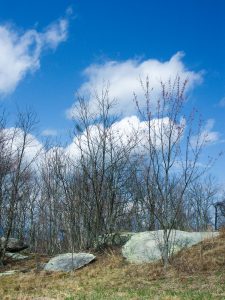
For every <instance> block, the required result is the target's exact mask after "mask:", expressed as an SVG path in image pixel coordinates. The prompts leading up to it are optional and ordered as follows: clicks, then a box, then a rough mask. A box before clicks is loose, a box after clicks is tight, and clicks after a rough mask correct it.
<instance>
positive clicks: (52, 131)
mask: <svg viewBox="0 0 225 300" xmlns="http://www.w3.org/2000/svg"><path fill="white" fill-rule="evenodd" d="M41 134H42V135H43V136H56V135H57V134H58V132H57V130H55V129H45V130H43V131H42V133H41Z"/></svg>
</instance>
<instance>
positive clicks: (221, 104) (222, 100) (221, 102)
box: [219, 97, 225, 107]
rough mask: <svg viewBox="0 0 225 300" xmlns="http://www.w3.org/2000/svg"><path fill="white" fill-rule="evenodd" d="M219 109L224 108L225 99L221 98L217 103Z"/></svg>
mask: <svg viewBox="0 0 225 300" xmlns="http://www.w3.org/2000/svg"><path fill="white" fill-rule="evenodd" d="M219 106H220V107H225V97H223V98H222V99H221V100H220V102H219Z"/></svg>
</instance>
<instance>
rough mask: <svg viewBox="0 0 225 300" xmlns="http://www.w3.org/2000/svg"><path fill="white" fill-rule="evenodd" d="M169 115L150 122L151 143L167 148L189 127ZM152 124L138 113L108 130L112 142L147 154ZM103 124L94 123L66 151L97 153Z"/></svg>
mask: <svg viewBox="0 0 225 300" xmlns="http://www.w3.org/2000/svg"><path fill="white" fill-rule="evenodd" d="M171 122H172V121H171V120H170V119H169V118H167V117H166V118H160V119H157V118H155V119H152V120H151V122H150V136H151V143H152V144H153V145H154V146H155V148H156V149H158V150H160V149H161V147H162V144H163V147H164V148H165V147H167V146H168V143H169V139H171V140H172V141H175V140H177V139H178V138H180V139H181V138H182V132H181V129H180V128H184V127H185V123H184V120H183V119H182V120H181V121H180V123H179V124H173V126H172V124H171ZM172 127H173V132H172V136H171V135H170V132H171V128H172ZM148 130H149V127H148V124H147V123H146V122H145V121H141V120H140V119H139V118H138V117H137V116H131V117H125V118H123V119H122V120H120V121H118V122H115V123H114V124H113V125H112V126H111V127H110V128H108V129H107V133H106V136H107V140H108V144H109V145H110V144H111V143H112V144H113V147H119V148H121V149H122V147H127V146H129V147H131V148H132V149H133V150H132V151H133V152H139V153H145V152H146V146H147V145H148V140H149V134H148ZM102 132H103V130H102V125H101V124H98V125H90V126H89V128H88V129H87V130H86V131H84V132H83V133H82V134H81V135H79V136H76V137H75V138H74V140H73V142H72V143H71V144H70V145H68V146H67V147H66V148H65V153H66V154H68V155H69V157H71V158H74V159H76V158H79V157H80V155H81V151H80V149H82V154H83V155H85V154H87V155H88V154H90V152H91V153H95V151H96V150H97V148H96V147H97V145H99V141H101V140H102V139H101V135H102Z"/></svg>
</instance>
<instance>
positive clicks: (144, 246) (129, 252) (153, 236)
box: [122, 230, 218, 263]
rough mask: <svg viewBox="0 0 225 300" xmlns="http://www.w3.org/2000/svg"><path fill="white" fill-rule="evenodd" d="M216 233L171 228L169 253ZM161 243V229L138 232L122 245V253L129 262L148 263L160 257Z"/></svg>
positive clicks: (216, 233)
mask: <svg viewBox="0 0 225 300" xmlns="http://www.w3.org/2000/svg"><path fill="white" fill-rule="evenodd" d="M217 235H218V232H186V231H180V230H172V231H171V234H170V238H169V252H170V255H171V254H174V253H176V252H178V251H180V250H181V249H184V248H186V247H191V246H192V245H195V244H197V243H199V242H201V241H202V240H204V239H207V238H212V237H214V236H217ZM163 245H164V243H163V230H156V231H146V232H140V233H136V234H134V235H133V236H132V237H131V239H130V240H129V241H128V242H127V243H126V244H125V245H124V246H123V248H122V253H123V256H124V257H125V258H126V259H127V260H128V261H129V262H132V263H148V262H151V261H154V260H158V259H160V258H161V257H162V252H161V250H162V248H163Z"/></svg>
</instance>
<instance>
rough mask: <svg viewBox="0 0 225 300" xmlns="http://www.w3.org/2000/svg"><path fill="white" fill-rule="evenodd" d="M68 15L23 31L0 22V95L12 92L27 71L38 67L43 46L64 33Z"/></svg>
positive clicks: (54, 44) (64, 36)
mask: <svg viewBox="0 0 225 300" xmlns="http://www.w3.org/2000/svg"><path fill="white" fill-rule="evenodd" d="M68 22H69V21H68V17H67V16H66V17H65V18H61V19H59V20H57V21H55V22H53V23H52V24H50V25H49V26H47V27H46V28H45V29H44V30H43V31H41V32H39V31H37V30H35V29H30V30H26V31H24V32H23V33H21V31H20V30H19V29H17V28H15V27H13V26H12V25H9V24H6V25H0V96H4V95H6V94H9V93H12V92H13V91H14V90H15V88H16V87H17V85H18V84H19V82H20V81H21V80H22V79H23V78H24V77H25V76H26V74H28V73H29V72H35V71H36V70H37V69H38V68H39V67H40V57H41V54H42V52H43V51H44V50H45V49H56V48H57V47H58V46H59V44H61V43H62V42H64V41H66V39H67V37H68Z"/></svg>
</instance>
